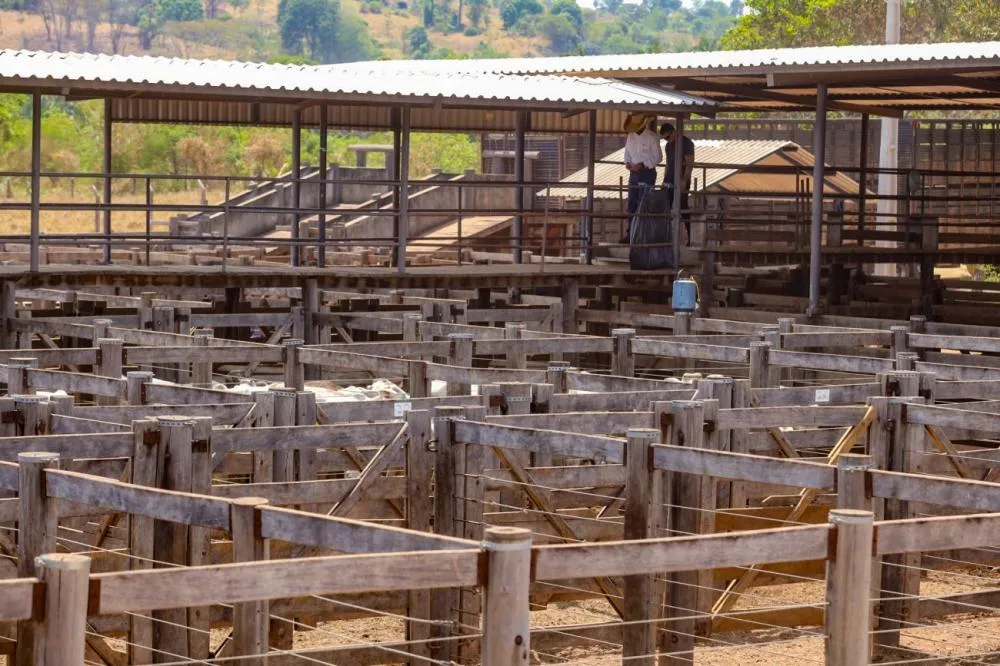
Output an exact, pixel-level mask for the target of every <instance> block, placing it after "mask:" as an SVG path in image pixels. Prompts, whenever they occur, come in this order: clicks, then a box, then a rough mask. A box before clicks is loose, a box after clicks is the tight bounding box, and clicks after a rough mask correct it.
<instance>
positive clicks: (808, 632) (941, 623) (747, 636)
mask: <svg viewBox="0 0 1000 666" xmlns="http://www.w3.org/2000/svg"><path fill="white" fill-rule="evenodd" d="M990 588H1000V569H991V568H988V567H974V568H973V567H960V568H955V569H952V570H948V571H934V572H925V574H924V577H923V579H922V581H921V589H920V593H921V595H922V596H938V595H944V594H952V593H958V592H971V591H975V590H984V589H990ZM824 593H825V584H824V583H823V582H821V581H817V582H799V583H793V584H787V585H774V586H768V587H763V588H754V589H753V590H752V591H751V594H750V595H747V596H746V597H744V598H743V599H742V600H741V601H740V603H739V604H738V605H737V606H736V608H737V609H747V608H754V607H756V608H766V607H781V606H789V605H798V604H812V603H822V601H823V598H824ZM971 610H975V609H970V611H971ZM616 619H617V618H616V616H615V614H614V611H613V610H612V609H611V607H610V605H609V604H608V603H607V602H605V601H603V600H599V599H592V600H586V601H579V602H570V603H558V604H552V605H550V606H549V607H548V608H546V609H544V610H538V611H535V612H533V613H532V627H533V628H541V627H558V626H572V625H585V624H600V623H606V622H614V621H615V620H616ZM922 624H926V625H928V626H921V627H915V628H911V629H907V630H905V631H904V632H903V636H902V644H901V649H900V650H899V651H898V652H895V653H893V654H891V655H887V656H884V657H882V658H881V659H879V660H877V662H876V663H884V664H892V663H907V662H910V663H924V664H926V663H934V664H938V665H944V664H947V665H949V666H950V665H952V664H955V665H958V664H962V665H965V664H983V663H986V664H991V663H992V664H1000V609H998V611H997V613H993V614H991V613H989V612H987V611H986V610H985V609H984V610H983V611H977V612H970V613H968V614H964V615H953V616H949V617H946V618H941V619H939V620H934V619H931V620H927V621H924V622H922ZM402 637H403V623H402V622H401V621H400V620H398V619H396V618H385V617H383V618H378V617H376V618H370V619H365V620H352V621H347V622H331V623H325V624H323V625H320V627H318V629H317V630H316V631H302V632H296V635H295V648H296V649H309V648H319V647H332V646H335V645H352V644H355V645H356V644H365V643H371V642H379V641H396V640H400V639H402ZM929 659H930V661H929ZM531 662H532V663H533V664H573V665H578V666H618V665H619V664H621V663H622V662H621V651H620V647H619V646H618V645H617V644H611V643H609V642H603V641H601V640H598V639H590V640H580V641H578V642H576V644H569V641H567V644H566V645H565V646H560V647H557V648H552V649H547V650H546V651H544V652H542V651H540V650H537V649H536V650H533V651H532V659H531ZM335 663H337V664H338V665H339V666H351V661H350V660H344V661H339V660H338V661H335ZM386 663H392V662H389V661H388V660H387V662H386ZM694 663H695V664H697V665H699V666H745V665H761V666H764V665H767V666H802V665H805V664H823V663H824V648H823V628H822V627H799V628H795V629H789V628H781V627H767V628H761V629H760V630H755V631H740V632H728V633H723V634H716V635H713V636H712V637H710V638H706V639H699V641H698V644H697V648H696V653H695V659H694Z"/></svg>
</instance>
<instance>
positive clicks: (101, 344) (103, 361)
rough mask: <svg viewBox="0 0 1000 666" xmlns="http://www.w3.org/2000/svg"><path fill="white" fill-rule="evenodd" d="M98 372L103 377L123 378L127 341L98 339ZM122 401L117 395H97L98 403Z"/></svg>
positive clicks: (105, 403) (110, 403)
mask: <svg viewBox="0 0 1000 666" xmlns="http://www.w3.org/2000/svg"><path fill="white" fill-rule="evenodd" d="M96 346H97V358H98V360H99V362H98V364H97V366H98V367H97V374H98V375H99V376H101V377H112V378H114V379H121V376H122V349H123V348H124V346H125V343H124V342H123V341H122V340H121V339H120V338H100V339H99V340H98V341H97V344H96ZM121 402H122V401H121V399H120V398H117V397H115V396H107V395H99V396H97V404H98V405H117V404H120V403H121Z"/></svg>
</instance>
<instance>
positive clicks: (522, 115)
mask: <svg viewBox="0 0 1000 666" xmlns="http://www.w3.org/2000/svg"><path fill="white" fill-rule="evenodd" d="M516 118H517V120H516V122H515V125H514V182H515V187H514V192H515V195H514V196H515V197H517V199H516V201H515V206H514V210H515V211H516V212H517V214H516V215H515V216H514V226H513V228H512V229H511V233H510V244H511V250H512V252H513V254H514V263H515V264H519V263H521V256H522V249H523V248H522V245H523V243H524V185H523V183H524V134H525V132H526V131H527V125H528V112H527V111H518V112H517V116H516Z"/></svg>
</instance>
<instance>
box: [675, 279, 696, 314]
mask: <svg viewBox="0 0 1000 666" xmlns="http://www.w3.org/2000/svg"><path fill="white" fill-rule="evenodd" d="M671 304H672V305H673V308H674V312H694V311H695V309H696V308H697V307H698V283H696V282H695V281H694V280H692V279H691V278H678V279H677V280H674V296H673V299H672V300H671Z"/></svg>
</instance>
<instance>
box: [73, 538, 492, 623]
mask: <svg viewBox="0 0 1000 666" xmlns="http://www.w3.org/2000/svg"><path fill="white" fill-rule="evenodd" d="M480 561H481V551H480V550H479V549H477V548H473V549H463V550H436V551H434V552H402V553H380V554H375V555H336V556H332V557H331V556H328V557H317V558H309V559H304V560H272V561H268V562H250V563H241V564H229V565H220V566H209V567H189V568H184V569H157V570H152V571H128V572H123V573H110V574H97V575H96V576H94V577H93V579H94V580H95V581H96V582H97V585H98V586H99V591H100V593H99V599H100V612H101V614H103V615H109V614H114V613H125V612H137V611H148V610H153V609H163V608H183V607H186V606H206V605H209V604H230V603H238V602H246V601H255V600H258V599H278V598H288V597H300V596H305V595H333V594H353V593H360V592H382V591H384V592H388V591H392V590H411V589H430V588H435V587H451V586H455V587H464V586H475V585H479V584H481V583H482V578H481V575H482V574H481V566H480Z"/></svg>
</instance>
